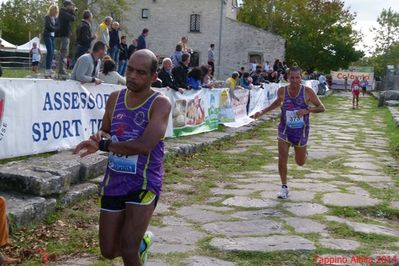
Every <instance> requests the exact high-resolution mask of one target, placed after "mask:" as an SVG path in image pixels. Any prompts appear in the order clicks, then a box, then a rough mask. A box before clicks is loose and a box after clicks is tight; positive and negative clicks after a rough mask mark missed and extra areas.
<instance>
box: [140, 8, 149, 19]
mask: <svg viewBox="0 0 399 266" xmlns="http://www.w3.org/2000/svg"><path fill="white" fill-rule="evenodd" d="M149 17H150V10H149V9H148V8H143V9H142V10H141V18H142V19H148V18H149Z"/></svg>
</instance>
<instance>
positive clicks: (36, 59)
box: [29, 42, 42, 73]
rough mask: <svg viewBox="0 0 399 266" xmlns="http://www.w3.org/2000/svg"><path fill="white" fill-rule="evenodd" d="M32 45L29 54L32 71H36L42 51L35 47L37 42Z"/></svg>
mask: <svg viewBox="0 0 399 266" xmlns="http://www.w3.org/2000/svg"><path fill="white" fill-rule="evenodd" d="M32 45H33V47H32V49H30V52H29V54H30V56H31V58H32V72H33V73H37V72H38V68H39V63H40V58H41V56H42V52H41V51H40V48H39V47H37V43H35V42H34V43H33V44H32Z"/></svg>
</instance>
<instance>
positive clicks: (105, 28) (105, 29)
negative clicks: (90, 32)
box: [96, 17, 112, 52]
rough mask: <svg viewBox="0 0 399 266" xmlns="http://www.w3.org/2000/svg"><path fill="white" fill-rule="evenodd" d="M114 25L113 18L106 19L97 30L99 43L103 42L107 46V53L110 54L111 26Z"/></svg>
mask: <svg viewBox="0 0 399 266" xmlns="http://www.w3.org/2000/svg"><path fill="white" fill-rule="evenodd" d="M111 24H112V18H111V17H105V19H104V20H103V22H101V23H100V25H98V28H97V33H96V34H97V41H102V42H103V43H105V45H106V50H105V51H106V52H109V51H108V50H109V49H110V47H109V26H110V25H111Z"/></svg>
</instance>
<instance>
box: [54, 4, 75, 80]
mask: <svg viewBox="0 0 399 266" xmlns="http://www.w3.org/2000/svg"><path fill="white" fill-rule="evenodd" d="M75 11H76V9H75V5H74V4H73V3H72V2H71V1H70V0H65V1H64V3H63V7H62V8H61V9H60V14H59V16H58V22H59V25H60V29H59V37H60V39H61V46H60V60H59V62H58V74H60V75H66V74H67V73H66V71H65V70H66V68H67V62H66V61H67V56H68V53H69V43H70V39H69V38H70V36H71V30H72V22H74V21H75V20H76V15H75Z"/></svg>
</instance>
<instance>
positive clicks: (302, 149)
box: [253, 67, 325, 199]
mask: <svg viewBox="0 0 399 266" xmlns="http://www.w3.org/2000/svg"><path fill="white" fill-rule="evenodd" d="M288 81H289V85H288V86H285V87H281V88H279V89H278V91H277V99H276V100H275V101H274V102H273V103H272V104H271V105H270V106H268V107H267V108H265V109H263V110H261V111H259V112H257V113H255V114H254V115H253V118H255V119H257V118H259V117H260V116H262V115H263V114H265V113H267V112H270V111H272V110H274V109H276V108H278V107H281V116H280V125H279V127H278V137H277V139H278V154H279V157H278V170H279V173H280V179H281V184H282V185H281V189H280V191H279V193H278V194H277V197H278V198H280V199H286V198H288V185H287V163H288V154H289V149H290V147H291V146H293V147H294V149H295V162H296V163H297V164H298V165H299V166H302V165H304V164H305V162H306V159H307V149H306V145H307V142H308V136H309V126H310V124H309V114H310V113H321V112H324V111H325V108H324V105H323V104H322V103H321V102H320V100H319V98H318V97H317V95H316V94H315V93H314V91H313V90H312V89H311V88H308V87H305V86H303V85H301V69H300V68H299V67H291V68H290V69H289V71H288Z"/></svg>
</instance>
